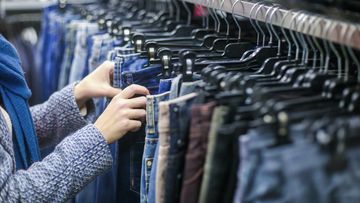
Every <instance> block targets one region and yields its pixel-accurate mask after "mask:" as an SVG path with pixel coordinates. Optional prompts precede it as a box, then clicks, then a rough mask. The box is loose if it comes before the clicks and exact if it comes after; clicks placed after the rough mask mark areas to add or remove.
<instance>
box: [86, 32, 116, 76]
mask: <svg viewBox="0 0 360 203" xmlns="http://www.w3.org/2000/svg"><path fill="white" fill-rule="evenodd" d="M92 41H93V46H92V47H91V55H90V57H89V61H88V68H89V69H88V71H89V72H92V71H94V70H95V69H96V68H97V67H98V66H99V65H101V64H102V63H103V62H104V61H105V60H106V59H107V58H108V54H109V52H110V51H112V49H113V48H114V40H113V39H112V38H111V36H110V35H109V34H98V35H94V36H92Z"/></svg>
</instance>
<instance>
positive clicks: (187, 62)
mask: <svg viewBox="0 0 360 203" xmlns="http://www.w3.org/2000/svg"><path fill="white" fill-rule="evenodd" d="M195 58H196V54H195V53H194V52H191V51H186V50H184V51H180V60H181V63H182V66H183V68H182V74H183V80H184V81H192V78H193V72H194V65H195Z"/></svg>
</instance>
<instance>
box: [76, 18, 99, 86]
mask: <svg viewBox="0 0 360 203" xmlns="http://www.w3.org/2000/svg"><path fill="white" fill-rule="evenodd" d="M97 32H98V25H97V24H96V23H88V22H81V23H79V25H78V30H77V33H76V45H75V54H74V59H73V63H72V65H71V69H70V76H69V83H73V82H75V81H78V80H81V79H82V78H83V73H84V70H85V69H86V67H87V60H86V57H87V45H88V44H87V39H88V37H89V36H91V35H93V34H95V33H97Z"/></svg>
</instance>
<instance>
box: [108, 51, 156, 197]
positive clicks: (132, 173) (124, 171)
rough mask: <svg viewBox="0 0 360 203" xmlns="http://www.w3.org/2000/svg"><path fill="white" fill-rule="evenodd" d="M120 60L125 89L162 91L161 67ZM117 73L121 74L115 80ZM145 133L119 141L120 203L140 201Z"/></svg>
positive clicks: (134, 57) (119, 82) (131, 59)
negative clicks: (134, 85)
mask: <svg viewBox="0 0 360 203" xmlns="http://www.w3.org/2000/svg"><path fill="white" fill-rule="evenodd" d="M119 58H122V59H121V60H120V63H118V66H117V67H115V68H116V69H115V72H114V84H115V83H116V84H117V85H120V88H122V89H124V88H126V87H127V86H129V85H131V84H139V85H143V86H145V87H147V88H148V89H150V90H154V91H155V90H156V92H157V91H158V87H159V80H158V79H157V78H156V76H157V75H158V73H156V74H154V71H158V70H160V67H148V68H143V65H144V64H145V63H147V60H144V59H138V55H130V56H128V57H127V56H125V57H119ZM142 68H143V69H142ZM115 74H119V75H116V77H115ZM115 80H116V81H115ZM145 134H146V133H145V128H144V127H142V128H141V130H140V131H139V132H135V133H128V134H127V135H125V136H124V138H122V139H121V140H120V141H119V142H118V149H119V150H118V154H117V155H118V173H117V180H118V187H117V202H139V201H140V183H141V168H142V157H143V152H144V144H145Z"/></svg>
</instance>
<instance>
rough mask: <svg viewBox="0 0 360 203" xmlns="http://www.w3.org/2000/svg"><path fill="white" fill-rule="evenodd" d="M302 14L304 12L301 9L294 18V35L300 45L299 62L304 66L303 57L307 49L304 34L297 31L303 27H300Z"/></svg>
mask: <svg viewBox="0 0 360 203" xmlns="http://www.w3.org/2000/svg"><path fill="white" fill-rule="evenodd" d="M303 16H304V13H303V12H302V11H299V12H298V15H297V17H296V18H295V22H294V23H295V27H294V30H295V31H296V33H295V36H296V38H297V39H298V40H299V42H300V46H301V47H302V56H301V64H302V65H304V66H305V58H306V55H307V50H308V49H307V44H306V42H305V38H304V35H303V34H302V33H301V32H300V31H299V30H301V31H302V28H303V27H301V26H302V25H303V24H302V22H303V21H302V19H303ZM297 20H299V23H298V22H297Z"/></svg>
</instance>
